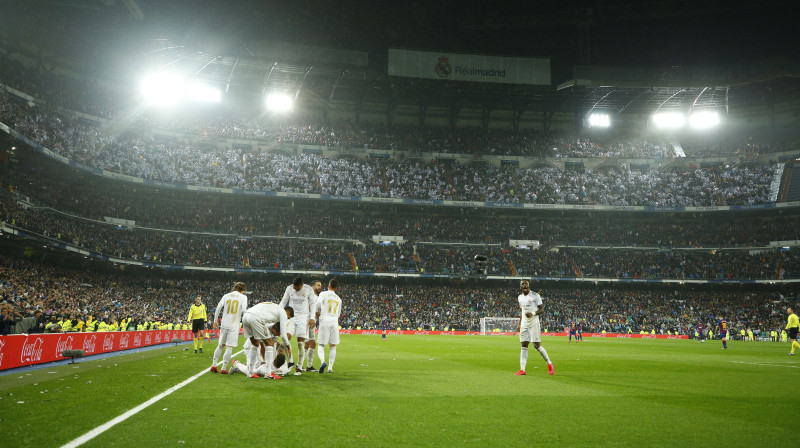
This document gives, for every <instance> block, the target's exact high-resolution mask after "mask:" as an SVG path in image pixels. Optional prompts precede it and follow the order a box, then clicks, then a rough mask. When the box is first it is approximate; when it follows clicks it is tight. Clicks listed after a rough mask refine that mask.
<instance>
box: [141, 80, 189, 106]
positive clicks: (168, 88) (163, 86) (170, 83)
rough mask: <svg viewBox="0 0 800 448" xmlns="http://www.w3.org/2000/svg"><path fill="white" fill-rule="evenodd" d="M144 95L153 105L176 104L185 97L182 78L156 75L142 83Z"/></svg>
mask: <svg viewBox="0 0 800 448" xmlns="http://www.w3.org/2000/svg"><path fill="white" fill-rule="evenodd" d="M142 93H143V94H144V97H145V99H147V101H148V102H150V103H151V104H156V105H159V106H169V105H172V104H175V103H177V102H178V101H180V99H181V97H182V96H183V86H182V83H181V78H180V77H179V76H178V75H175V74H172V73H154V74H152V75H149V76H147V77H146V78H145V79H144V81H142Z"/></svg>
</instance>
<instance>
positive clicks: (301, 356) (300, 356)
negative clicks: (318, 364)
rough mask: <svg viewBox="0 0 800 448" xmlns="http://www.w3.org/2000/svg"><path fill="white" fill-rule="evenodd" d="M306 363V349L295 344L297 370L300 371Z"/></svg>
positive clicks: (301, 345)
mask: <svg viewBox="0 0 800 448" xmlns="http://www.w3.org/2000/svg"><path fill="white" fill-rule="evenodd" d="M305 362H306V347H305V346H304V345H303V344H300V343H298V344H297V368H298V369H302V368H303V364H305Z"/></svg>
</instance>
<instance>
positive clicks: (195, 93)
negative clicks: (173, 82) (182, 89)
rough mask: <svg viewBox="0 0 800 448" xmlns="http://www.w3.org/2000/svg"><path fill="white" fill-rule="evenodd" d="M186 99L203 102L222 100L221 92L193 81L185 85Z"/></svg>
mask: <svg viewBox="0 0 800 448" xmlns="http://www.w3.org/2000/svg"><path fill="white" fill-rule="evenodd" d="M186 99H189V100H192V101H199V102H203V103H219V102H220V101H222V92H220V91H219V89H215V88H213V87H210V86H207V85H205V84H202V83H199V82H193V83H191V84H189V85H188V86H187V87H186Z"/></svg>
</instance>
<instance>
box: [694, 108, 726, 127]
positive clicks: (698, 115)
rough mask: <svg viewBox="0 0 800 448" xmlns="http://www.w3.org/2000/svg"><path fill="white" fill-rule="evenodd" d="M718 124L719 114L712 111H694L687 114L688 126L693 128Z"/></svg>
mask: <svg viewBox="0 0 800 448" xmlns="http://www.w3.org/2000/svg"><path fill="white" fill-rule="evenodd" d="M718 124H719V114H718V113H717V112H713V111H700V112H695V113H693V114H692V115H690V116H689V126H691V127H693V128H695V129H708V128H711V127H714V126H716V125H718Z"/></svg>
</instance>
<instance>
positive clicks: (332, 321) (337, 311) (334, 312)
mask: <svg viewBox="0 0 800 448" xmlns="http://www.w3.org/2000/svg"><path fill="white" fill-rule="evenodd" d="M337 289H339V282H338V281H337V280H336V279H335V278H333V279H331V281H329V282H328V290H327V291H324V292H323V293H322V294H320V295H319V300H318V301H317V311H318V312H319V335H318V336H317V356H319V360H320V361H321V362H322V365H321V366H320V368H319V373H325V369H326V368H327V369H328V372H330V373H333V363H334V362H335V361H336V346H337V345H339V316H340V315H341V314H342V299H341V298H339V296H338V295H337V294H336V290H337ZM328 344H330V346H331V349H330V352H329V353H328V362H327V363H326V362H325V346H326V345H328Z"/></svg>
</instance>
